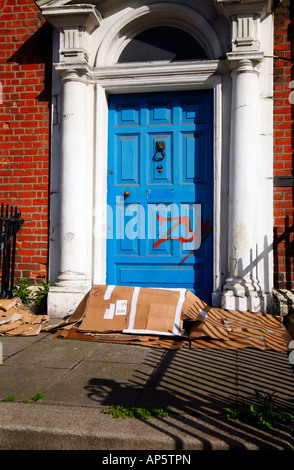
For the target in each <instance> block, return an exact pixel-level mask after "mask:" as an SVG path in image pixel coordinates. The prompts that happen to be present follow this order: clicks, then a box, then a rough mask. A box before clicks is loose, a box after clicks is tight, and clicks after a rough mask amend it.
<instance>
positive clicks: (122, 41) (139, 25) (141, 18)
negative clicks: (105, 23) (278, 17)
mask: <svg viewBox="0 0 294 470" xmlns="http://www.w3.org/2000/svg"><path fill="white" fill-rule="evenodd" d="M156 26H170V27H174V28H178V29H182V30H183V31H185V32H186V33H188V34H190V35H191V36H192V37H193V38H194V39H195V40H196V41H197V42H199V44H200V45H201V47H202V48H203V49H204V51H205V53H206V55H207V57H208V59H219V58H221V57H222V56H223V55H224V51H223V48H222V45H221V42H220V39H219V37H218V35H217V33H216V31H215V30H214V28H213V27H212V26H211V24H210V23H209V22H208V21H207V20H206V18H205V17H204V16H202V15H201V14H200V13H199V12H197V11H196V10H194V9H192V8H190V7H187V6H185V5H182V4H178V3H172V2H170V3H168V2H167V3H154V4H151V5H148V6H147V5H144V6H142V7H140V8H136V9H134V10H131V11H129V12H128V13H126V14H125V15H122V16H121V17H120V18H118V19H117V21H115V22H114V23H113V25H112V26H111V27H110V28H108V30H107V32H106V34H105V35H104V37H103V39H102V40H101V43H100V45H99V47H98V50H97V55H96V58H95V61H94V63H95V66H104V67H105V66H106V67H107V66H108V67H109V66H111V65H115V64H116V63H117V62H118V59H119V56H120V55H121V53H122V51H123V50H124V49H125V47H126V46H127V45H128V44H129V42H130V41H131V40H132V39H133V38H134V37H136V36H137V35H138V34H140V33H142V32H143V31H145V30H147V29H149V28H153V27H156Z"/></svg>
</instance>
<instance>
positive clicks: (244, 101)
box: [223, 53, 263, 310]
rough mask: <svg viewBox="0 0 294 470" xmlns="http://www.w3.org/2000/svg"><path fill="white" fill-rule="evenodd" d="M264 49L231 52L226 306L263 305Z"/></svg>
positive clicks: (248, 307) (250, 306)
mask: <svg viewBox="0 0 294 470" xmlns="http://www.w3.org/2000/svg"><path fill="white" fill-rule="evenodd" d="M262 57H263V56H262V54H260V53H251V54H250V55H249V54H245V55H243V54H238V55H236V54H234V53H232V54H228V61H229V64H230V67H231V69H232V105H231V144H230V181H229V232H228V278H227V280H226V284H225V286H224V295H223V307H224V308H233V309H236V308H238V309H242V310H244V309H245V310H256V309H257V310H259V308H260V306H261V305H260V303H261V298H260V297H261V296H262V292H261V290H262V289H261V287H260V286H259V281H258V279H257V277H256V273H255V268H254V267H253V266H252V262H253V257H254V256H255V249H256V243H257V240H258V232H257V221H258V215H259V206H258V194H259V186H258V174H259V171H258V160H259V80H258V79H259V70H258V67H259V64H260V62H261V61H262Z"/></svg>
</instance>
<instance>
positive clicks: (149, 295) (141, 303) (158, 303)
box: [123, 287, 186, 336]
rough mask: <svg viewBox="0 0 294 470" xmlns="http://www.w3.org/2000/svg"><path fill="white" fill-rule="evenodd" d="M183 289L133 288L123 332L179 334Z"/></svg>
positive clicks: (183, 296) (183, 298) (180, 330)
mask: <svg viewBox="0 0 294 470" xmlns="http://www.w3.org/2000/svg"><path fill="white" fill-rule="evenodd" d="M185 294H186V290H185V289H174V290H168V289H152V288H137V287H136V288H135V290H134V295H133V303H132V309H131V313H130V318H129V323H128V327H127V328H126V329H124V330H123V332H124V333H136V334H154V335H166V336H181V334H182V327H183V320H182V306H183V303H184V300H185Z"/></svg>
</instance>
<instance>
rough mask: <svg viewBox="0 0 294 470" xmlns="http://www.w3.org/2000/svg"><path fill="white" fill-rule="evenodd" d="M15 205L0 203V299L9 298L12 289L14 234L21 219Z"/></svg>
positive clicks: (19, 225)
mask: <svg viewBox="0 0 294 470" xmlns="http://www.w3.org/2000/svg"><path fill="white" fill-rule="evenodd" d="M20 217H21V213H20V212H18V209H17V207H15V208H13V207H12V206H9V205H8V204H7V205H6V206H4V204H3V203H2V204H1V216H0V276H1V291H0V299H5V298H8V299H11V298H12V297H13V291H14V269H15V251H16V235H17V232H18V230H19V229H20V227H21V225H22V223H23V220H21V218H20Z"/></svg>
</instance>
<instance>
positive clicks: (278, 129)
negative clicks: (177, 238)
mask: <svg viewBox="0 0 294 470" xmlns="http://www.w3.org/2000/svg"><path fill="white" fill-rule="evenodd" d="M293 9H294V7H293V2H292V1H287V0H284V1H283V2H282V4H281V6H280V7H278V8H277V10H276V11H275V40H274V41H275V42H274V54H275V55H276V56H279V57H283V58H285V59H288V60H281V59H276V60H275V62H274V64H275V68H274V175H275V176H276V177H280V176H294V173H293V156H294V155H293V147H294V127H293V117H294V104H293V105H291V103H290V99H291V98H290V92H291V88H290V83H291V81H292V80H294V62H293V60H294V21H293V20H294V17H293V13H294V12H293ZM293 92H294V82H293ZM291 100H293V103H294V93H293V97H292V99H291ZM277 184H281V183H280V182H279V181H277V180H276V183H275V187H274V236H275V244H274V285H275V287H276V288H282V289H294V264H293V260H294V259H293V256H294V225H293V223H294V219H293V210H294V204H293V202H294V198H293V194H294V193H293V191H294V187H291V186H288V187H287V186H277Z"/></svg>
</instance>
